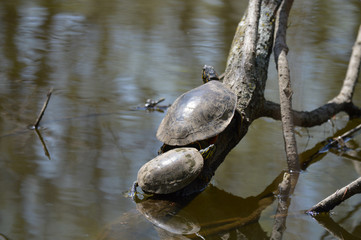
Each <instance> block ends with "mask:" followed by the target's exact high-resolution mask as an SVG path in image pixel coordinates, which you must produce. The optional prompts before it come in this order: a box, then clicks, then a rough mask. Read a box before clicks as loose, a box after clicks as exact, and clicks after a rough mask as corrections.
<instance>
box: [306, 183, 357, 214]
mask: <svg viewBox="0 0 361 240" xmlns="http://www.w3.org/2000/svg"><path fill="white" fill-rule="evenodd" d="M358 193H361V177H359V178H358V179H356V180H355V181H353V182H352V183H350V184H348V185H347V186H345V187H343V188H341V189H340V190H337V191H336V192H335V193H333V194H332V195H330V196H328V197H327V198H325V199H324V200H322V201H321V202H319V203H317V204H316V205H314V206H313V207H312V208H311V209H309V210H307V211H306V213H308V214H310V215H316V214H318V213H321V212H329V211H331V210H332V209H333V208H334V207H336V206H337V205H339V204H340V203H342V202H343V201H345V200H346V199H348V198H350V197H351V196H353V195H355V194H358Z"/></svg>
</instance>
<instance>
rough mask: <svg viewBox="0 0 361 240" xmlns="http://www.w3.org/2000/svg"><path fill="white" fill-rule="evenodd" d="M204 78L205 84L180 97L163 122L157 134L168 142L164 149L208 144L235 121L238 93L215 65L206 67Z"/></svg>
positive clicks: (161, 139)
mask: <svg viewBox="0 0 361 240" xmlns="http://www.w3.org/2000/svg"><path fill="white" fill-rule="evenodd" d="M202 78H203V82H204V84H203V85H201V86H199V87H197V88H194V89H192V90H190V91H188V92H186V93H184V94H182V95H181V96H180V97H178V98H177V99H176V100H175V101H174V103H173V104H172V105H171V106H170V108H169V109H168V111H167V113H166V116H165V117H164V118H163V120H162V122H161V123H160V125H159V128H158V130H157V134H156V136H157V138H158V140H160V141H161V142H163V143H164V145H163V146H162V148H161V149H160V151H159V152H160V153H162V152H165V151H167V150H169V149H172V148H174V147H179V146H192V147H196V148H197V149H198V150H199V149H202V148H205V147H207V146H209V145H210V144H213V143H215V141H216V140H217V136H218V134H219V133H221V132H223V131H224V130H225V129H226V127H227V126H228V125H229V123H230V122H231V120H232V118H233V116H234V113H235V110H236V103H237V95H236V94H235V93H234V92H233V91H232V90H231V89H229V88H228V87H227V86H226V85H224V84H223V83H221V82H220V81H219V77H218V74H217V73H216V71H215V70H214V68H213V67H211V66H207V65H205V66H204V67H203V71H202Z"/></svg>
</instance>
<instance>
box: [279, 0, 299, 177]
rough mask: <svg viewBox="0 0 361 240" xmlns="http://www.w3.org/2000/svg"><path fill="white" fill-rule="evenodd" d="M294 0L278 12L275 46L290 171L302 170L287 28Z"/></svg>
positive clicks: (284, 3)
mask: <svg viewBox="0 0 361 240" xmlns="http://www.w3.org/2000/svg"><path fill="white" fill-rule="evenodd" d="M292 3H293V0H284V1H283V2H282V5H281V7H280V9H279V12H278V14H277V21H276V39H275V46H274V53H275V62H276V65H277V70H278V84H279V93H280V102H281V119H282V130H283V139H284V143H285V149H286V155H287V164H288V169H289V170H290V171H300V164H299V160H298V153H297V144H296V136H295V131H294V125H293V115H292V94H293V92H292V87H291V77H290V70H289V68H288V61H287V52H288V47H287V44H286V29H287V21H288V15H289V12H290V10H291V7H292Z"/></svg>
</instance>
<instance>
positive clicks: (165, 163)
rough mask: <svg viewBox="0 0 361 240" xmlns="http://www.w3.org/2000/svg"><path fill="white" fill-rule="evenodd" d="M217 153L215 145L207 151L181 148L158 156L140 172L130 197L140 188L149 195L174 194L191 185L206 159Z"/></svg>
mask: <svg viewBox="0 0 361 240" xmlns="http://www.w3.org/2000/svg"><path fill="white" fill-rule="evenodd" d="M214 151H215V146H214V144H211V145H210V146H208V147H207V148H205V149H201V150H197V149H196V148H192V147H181V148H175V149H172V150H170V151H167V152H165V153H163V154H160V155H158V156H157V157H155V158H153V159H152V160H150V161H149V162H147V163H145V164H144V165H143V166H142V167H141V168H140V169H139V171H138V175H137V181H136V182H134V185H133V189H132V190H131V193H130V195H131V196H132V197H134V196H135V194H136V192H137V191H136V188H137V186H139V187H140V188H141V189H142V190H143V191H144V192H145V193H147V194H157V195H162V194H170V193H174V192H176V191H178V190H180V189H182V188H183V187H185V186H187V185H188V184H189V183H191V182H192V181H193V180H194V179H195V178H196V177H197V176H198V175H199V173H200V172H201V171H202V168H203V164H204V159H207V158H208V157H209V156H210V155H212V154H213V152H214Z"/></svg>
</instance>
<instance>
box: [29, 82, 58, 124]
mask: <svg viewBox="0 0 361 240" xmlns="http://www.w3.org/2000/svg"><path fill="white" fill-rule="evenodd" d="M52 93H53V88H51V89H50V90H49V92H48V94H47V97H46V100H45V102H44V104H43V107H42V109H41V111H40V113H39V115H38V118H37V119H36V121H35V123H34V125H33V126H32V127H33V128H34V129H38V127H39V124H40V121H41V119H42V118H43V116H44V113H45V110H46V107H47V106H48V103H49V100H50V97H51V94H52Z"/></svg>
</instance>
